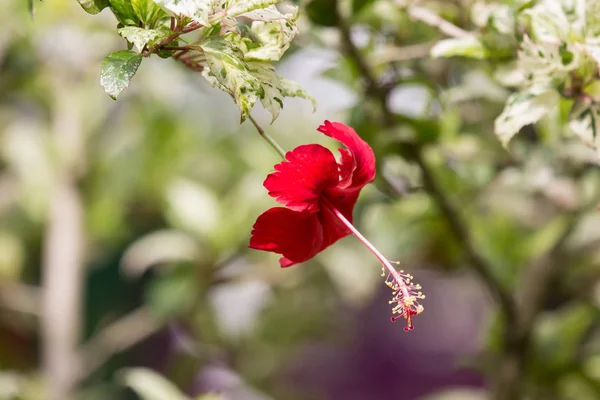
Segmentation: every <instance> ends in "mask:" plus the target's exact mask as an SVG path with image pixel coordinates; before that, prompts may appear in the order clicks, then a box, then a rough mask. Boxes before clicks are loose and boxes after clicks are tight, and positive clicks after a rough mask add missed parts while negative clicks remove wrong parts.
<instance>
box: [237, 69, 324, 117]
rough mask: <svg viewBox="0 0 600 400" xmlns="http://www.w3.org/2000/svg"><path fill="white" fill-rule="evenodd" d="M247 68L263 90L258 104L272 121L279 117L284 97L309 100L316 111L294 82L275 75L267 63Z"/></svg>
mask: <svg viewBox="0 0 600 400" xmlns="http://www.w3.org/2000/svg"><path fill="white" fill-rule="evenodd" d="M248 66H249V67H250V71H251V72H252V75H254V76H255V77H257V78H258V79H259V80H260V82H261V84H262V86H263V88H264V96H263V97H261V99H260V102H261V104H262V105H263V107H264V108H265V109H266V110H267V111H269V112H270V113H271V116H272V118H273V119H272V121H271V122H273V121H275V120H276V119H277V117H279V113H280V112H281V109H282V108H283V98H284V97H301V98H303V99H307V100H310V102H311V103H312V105H313V111H314V110H316V107H317V102H316V101H315V99H314V98H313V97H312V96H311V95H309V94H308V92H306V90H304V89H303V88H302V87H300V85H298V84H297V83H296V82H293V81H290V80H289V79H285V78H282V77H280V76H279V75H277V73H276V72H275V68H273V66H272V65H271V64H269V63H264V62H249V63H248Z"/></svg>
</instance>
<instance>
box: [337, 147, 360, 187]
mask: <svg viewBox="0 0 600 400" xmlns="http://www.w3.org/2000/svg"><path fill="white" fill-rule="evenodd" d="M338 151H339V152H340V154H341V157H340V164H339V165H338V168H339V170H340V182H339V183H338V185H337V187H338V188H340V189H346V188H347V187H348V186H351V185H352V176H353V174H354V170H355V169H356V162H355V161H354V157H352V153H350V151H349V150H347V149H338Z"/></svg>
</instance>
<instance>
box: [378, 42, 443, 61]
mask: <svg viewBox="0 0 600 400" xmlns="http://www.w3.org/2000/svg"><path fill="white" fill-rule="evenodd" d="M435 43H436V42H427V43H418V44H411V45H408V46H403V47H399V48H398V47H392V48H389V49H386V50H385V51H384V52H383V53H382V54H381V55H379V56H376V57H374V58H375V62H374V64H376V65H383V64H389V63H393V62H404V61H412V60H418V59H421V58H425V57H428V56H429V54H430V51H431V48H432V47H433V46H434V45H435Z"/></svg>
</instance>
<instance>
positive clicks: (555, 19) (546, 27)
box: [522, 0, 574, 44]
mask: <svg viewBox="0 0 600 400" xmlns="http://www.w3.org/2000/svg"><path fill="white" fill-rule="evenodd" d="M522 18H523V19H524V20H525V21H526V22H527V25H528V27H529V33H530V35H531V36H532V37H533V38H534V40H536V41H544V42H548V43H556V44H559V43H560V42H561V41H566V40H568V37H569V33H570V31H571V30H572V29H573V28H574V26H572V22H574V21H569V19H568V17H567V14H566V13H565V10H564V9H563V7H562V4H561V1H560V0H543V1H541V2H540V3H538V4H537V5H535V6H534V7H532V8H529V9H527V10H525V11H524V12H523V13H522Z"/></svg>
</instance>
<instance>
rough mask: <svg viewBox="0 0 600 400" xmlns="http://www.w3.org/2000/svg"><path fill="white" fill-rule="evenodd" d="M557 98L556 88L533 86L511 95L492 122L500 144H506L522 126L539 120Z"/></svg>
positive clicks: (549, 109)
mask: <svg viewBox="0 0 600 400" xmlns="http://www.w3.org/2000/svg"><path fill="white" fill-rule="evenodd" d="M559 99H560V96H559V94H558V93H557V92H556V90H554V89H552V88H547V87H533V88H530V89H529V90H526V91H523V92H519V93H515V94H513V95H511V96H510V97H509V98H508V100H507V101H506V105H505V107H504V111H502V114H500V116H498V118H496V121H495V124H494V130H495V132H496V135H498V138H499V139H500V141H501V142H502V145H503V146H506V145H507V144H508V142H509V141H510V139H512V137H513V136H514V135H515V134H517V133H518V132H519V130H521V128H522V127H524V126H525V125H530V124H533V123H535V122H537V121H539V120H540V119H541V118H542V117H544V116H545V115H546V114H548V113H549V112H550V111H552V109H553V108H554V107H556V105H557V104H558V101H559Z"/></svg>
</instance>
